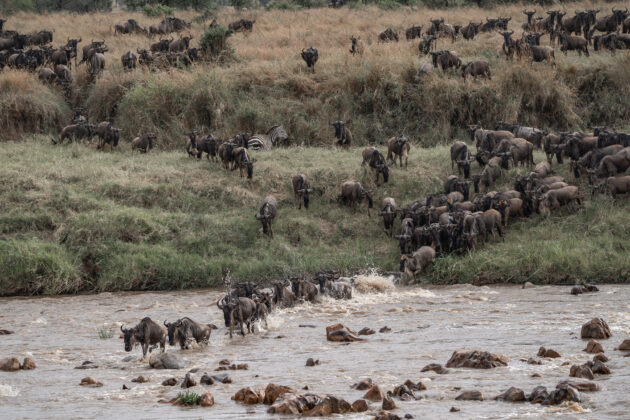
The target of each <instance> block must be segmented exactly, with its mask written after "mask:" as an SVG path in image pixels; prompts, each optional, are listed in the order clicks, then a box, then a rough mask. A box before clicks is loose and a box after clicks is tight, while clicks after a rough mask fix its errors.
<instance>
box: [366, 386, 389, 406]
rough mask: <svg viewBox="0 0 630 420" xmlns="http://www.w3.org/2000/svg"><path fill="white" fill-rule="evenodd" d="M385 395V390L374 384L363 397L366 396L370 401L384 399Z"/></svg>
mask: <svg viewBox="0 0 630 420" xmlns="http://www.w3.org/2000/svg"><path fill="white" fill-rule="evenodd" d="M384 396H385V394H383V391H381V388H379V386H378V385H374V386H372V388H370V389H369V390H368V392H366V393H365V395H364V396H363V398H365V399H366V400H368V401H372V402H378V401H383V397H384Z"/></svg>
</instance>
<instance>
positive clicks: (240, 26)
mask: <svg viewBox="0 0 630 420" xmlns="http://www.w3.org/2000/svg"><path fill="white" fill-rule="evenodd" d="M254 23H256V20H247V19H240V20H237V21H235V22H232V23H230V24H229V25H228V28H229V29H231V30H233V31H234V32H251V31H252V30H253V29H254Z"/></svg>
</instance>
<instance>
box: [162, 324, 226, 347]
mask: <svg viewBox="0 0 630 420" xmlns="http://www.w3.org/2000/svg"><path fill="white" fill-rule="evenodd" d="M164 326H165V327H166V329H167V331H168V344H170V345H171V346H174V345H175V344H179V346H180V348H181V349H182V350H183V349H184V348H186V347H187V345H188V342H189V341H192V340H195V341H196V342H197V344H205V345H208V343H209V342H210V334H211V333H212V330H216V329H217V327H216V325H214V324H199V323H198V322H195V321H193V320H192V319H190V318H188V317H184V318H181V319H178V320H177V321H175V322H166V321H164Z"/></svg>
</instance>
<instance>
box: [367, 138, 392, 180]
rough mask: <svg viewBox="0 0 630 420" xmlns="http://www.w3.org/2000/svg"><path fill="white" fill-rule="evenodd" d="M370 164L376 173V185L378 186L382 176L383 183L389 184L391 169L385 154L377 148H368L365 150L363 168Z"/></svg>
mask: <svg viewBox="0 0 630 420" xmlns="http://www.w3.org/2000/svg"><path fill="white" fill-rule="evenodd" d="M366 163H367V164H368V166H369V167H370V168H371V169H372V170H373V171H374V172H375V173H376V184H377V185H378V182H379V179H380V175H383V182H385V183H387V181H388V180H389V168H388V167H387V162H385V158H384V157H383V154H382V153H381V152H379V151H378V149H376V148H375V147H366V148H365V149H364V150H363V162H362V163H361V166H363V165H365V164H366Z"/></svg>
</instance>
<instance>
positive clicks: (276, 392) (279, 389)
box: [263, 383, 295, 405]
mask: <svg viewBox="0 0 630 420" xmlns="http://www.w3.org/2000/svg"><path fill="white" fill-rule="evenodd" d="M282 394H295V390H294V389H293V388H291V387H288V386H284V385H276V384H272V383H270V384H268V385H267V387H266V388H265V393H264V400H263V402H264V403H265V404H267V405H271V404H273V403H275V402H276V400H277V399H278V397H279V396H280V395H282Z"/></svg>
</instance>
